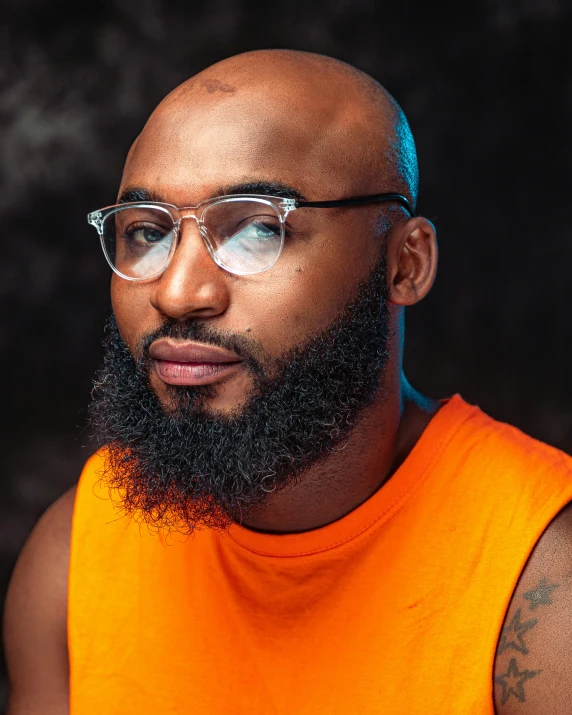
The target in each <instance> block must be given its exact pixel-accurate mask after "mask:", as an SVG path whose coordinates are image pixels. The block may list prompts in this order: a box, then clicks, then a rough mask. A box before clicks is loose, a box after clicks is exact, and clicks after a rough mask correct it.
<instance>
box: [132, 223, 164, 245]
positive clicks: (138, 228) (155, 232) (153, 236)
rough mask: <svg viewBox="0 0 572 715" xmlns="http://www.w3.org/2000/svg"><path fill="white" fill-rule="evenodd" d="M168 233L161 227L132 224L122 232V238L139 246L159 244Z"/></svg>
mask: <svg viewBox="0 0 572 715" xmlns="http://www.w3.org/2000/svg"><path fill="white" fill-rule="evenodd" d="M169 233H170V231H167V230H166V229H165V228H163V227H161V226H157V225H156V224H150V223H146V224H142V223H140V224H132V225H131V226H129V227H128V228H127V229H126V230H125V231H124V232H123V237H124V238H125V239H126V240H127V241H129V242H131V243H138V244H140V245H150V244H154V243H159V242H160V241H162V240H163V239H164V238H165V237H166V236H168V235H169Z"/></svg>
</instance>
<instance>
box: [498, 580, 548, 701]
mask: <svg viewBox="0 0 572 715" xmlns="http://www.w3.org/2000/svg"><path fill="white" fill-rule="evenodd" d="M559 586H560V584H558V583H551V584H549V583H548V580H547V579H546V578H543V579H542V580H541V581H540V583H539V584H538V586H537V587H536V588H534V589H532V590H530V591H526V592H525V593H524V594H523V597H524V599H525V600H526V601H528V604H527V605H528V608H529V610H531V611H535V610H536V609H537V608H538V607H539V606H551V605H552V599H551V597H550V595H551V593H552V592H553V591H554V590H555V589H557V588H559ZM522 611H523V609H522V608H519V609H517V611H516V612H515V614H514V616H513V617H512V619H511V621H510V623H509V624H508V625H507V626H505V627H504V628H503V629H502V631H501V636H500V642H499V647H498V651H497V656H498V655H500V654H501V653H504V652H505V651H507V650H514V651H518V652H519V653H522V654H523V655H528V653H529V649H528V646H527V645H526V643H525V640H524V636H525V634H526V633H527V632H528V631H529V630H530V629H531V628H534V626H536V625H537V624H538V619H537V618H531V619H529V620H524V621H523V620H522ZM541 672H542V671H541V670H526V669H524V668H523V669H522V670H520V669H519V665H518V663H517V662H516V658H511V659H510V661H509V663H508V667H507V670H506V672H505V673H502V674H501V675H497V676H495V678H494V683H495V685H498V686H500V687H501V688H502V694H501V704H502V705H504V704H505V703H506V702H507V701H508V700H509V699H510V698H511V697H514V698H516V699H517V700H518V701H520V702H522V703H523V702H525V701H526V693H525V689H524V685H525V683H526V682H527V681H528V680H530V679H531V678H534V677H536V676H537V675H538V674H539V673H541Z"/></svg>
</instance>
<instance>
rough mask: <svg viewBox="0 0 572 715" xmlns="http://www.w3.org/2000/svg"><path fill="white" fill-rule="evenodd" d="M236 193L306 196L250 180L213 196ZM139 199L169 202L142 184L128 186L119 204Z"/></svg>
mask: <svg viewBox="0 0 572 715" xmlns="http://www.w3.org/2000/svg"><path fill="white" fill-rule="evenodd" d="M236 194H256V195H258V196H279V197H280V198H283V199H298V201H305V200H306V197H305V196H304V194H302V193H301V192H300V191H298V189H295V188H294V187H292V186H288V185H287V184H283V183H281V182H278V181H249V182H244V183H241V184H230V185H228V186H221V187H220V188H219V189H218V190H217V191H216V192H215V194H214V196H213V197H212V198H217V197H219V196H235V195H236ZM137 201H153V202H156V203H169V202H168V201H165V199H164V198H163V197H161V196H160V195H159V194H157V193H156V192H154V191H152V190H150V189H145V188H143V187H140V186H134V187H128V188H127V189H125V191H123V192H122V193H121V196H120V197H119V199H118V202H117V203H119V204H125V203H133V202H137Z"/></svg>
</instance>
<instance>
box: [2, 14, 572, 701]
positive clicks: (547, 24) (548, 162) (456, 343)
mask: <svg viewBox="0 0 572 715" xmlns="http://www.w3.org/2000/svg"><path fill="white" fill-rule="evenodd" d="M70 7H71V8H73V7H74V5H69V4H68V5H67V7H66V8H65V12H64V6H63V5H58V3H56V2H53V1H52V2H48V1H47V0H2V2H1V3H0V22H1V24H0V57H1V61H0V81H1V92H0V126H1V133H0V182H1V185H0V215H1V224H0V225H1V231H0V247H1V248H0V250H1V256H2V257H1V259H0V296H1V300H0V311H1V319H0V368H1V369H0V380H1V390H2V392H1V432H0V434H1V450H0V593H1V594H3V593H4V592H5V588H6V586H7V583H8V579H9V575H10V571H11V568H12V566H13V563H14V560H15V558H16V555H17V553H18V551H19V549H20V547H21V545H22V543H23V541H24V539H25V537H26V536H27V534H28V533H29V531H30V529H31V528H32V526H33V524H34V522H35V520H36V519H37V518H38V516H39V515H40V514H41V512H42V511H43V510H44V509H45V508H46V507H47V506H48V504H50V503H51V502H52V501H53V500H54V499H56V498H57V497H58V496H59V495H60V494H61V493H62V492H63V491H65V489H66V488H67V487H68V486H70V485H71V484H72V483H73V482H74V481H75V480H76V479H77V476H78V473H79V470H80V468H81V465H82V463H83V461H84V460H85V459H86V457H87V456H88V455H89V453H90V446H89V440H88V436H87V433H86V432H85V430H84V431H83V432H82V426H84V425H85V406H86V404H87V401H88V397H89V391H90V386H91V377H92V375H93V372H94V369H95V367H96V366H97V364H98V361H99V359H100V347H99V344H100V335H101V328H102V324H103V320H104V317H105V315H106V312H107V310H108V308H109V299H108V283H109V270H108V268H107V266H106V264H105V263H104V259H103V255H102V254H101V253H100V247H99V244H98V240H97V235H96V233H95V231H94V229H92V228H91V227H89V226H88V225H87V223H86V220H85V216H86V214H87V212H88V211H90V210H93V209H95V208H99V207H100V206H103V205H106V204H110V203H113V202H114V199H115V191H116V188H117V186H118V182H119V178H120V172H121V167H122V163H123V160H124V158H125V155H126V152H127V150H128V148H129V146H130V143H131V142H132V140H133V139H134V137H135V136H136V134H137V133H138V131H139V130H140V128H141V127H142V125H143V123H144V121H145V118H146V117H147V115H148V114H149V113H150V111H151V110H152V109H153V107H154V106H155V105H156V104H157V102H158V101H159V100H160V99H161V98H162V97H163V96H164V95H165V94H166V93H167V92H168V91H169V90H171V89H172V88H173V87H175V86H176V85H177V84H178V83H180V82H181V81H183V80H184V79H186V78H187V77H189V76H190V75H192V74H194V73H195V72H197V71H199V70H201V69H202V68H204V67H205V66H207V65H209V64H211V63H213V62H215V61H217V60H219V59H222V58H224V57H227V56H229V55H232V54H235V53H237V52H241V51H244V50H248V49H256V48H265V47H287V48H299V49H306V50H312V51H315V52H320V53H324V54H330V55H333V56H336V57H339V58H340V59H343V60H346V61H348V62H351V63H352V64H355V65H356V66H357V67H359V68H361V69H363V70H365V71H367V72H369V73H370V74H372V75H373V76H375V77H376V78H377V79H379V80H380V81H381V82H382V83H383V84H384V85H385V86H386V87H387V88H388V89H389V90H390V91H391V92H392V93H393V94H394V95H395V96H396V98H397V99H398V101H399V102H400V103H401V104H402V106H403V108H404V109H405V112H406V114H407V115H408V117H409V120H410V123H411V126H412V129H413V133H414V135H415V137H416V140H417V145H418V152H419V162H420V170H421V193H420V202H419V209H420V211H421V212H422V213H424V214H425V215H427V216H429V217H430V218H433V219H434V220H435V221H436V224H437V228H438V232H439V237H440V250H441V265H440V273H439V276H438V280H437V283H436V285H435V287H434V289H433V291H432V293H431V295H430V296H429V298H428V299H427V300H426V301H425V302H424V303H423V304H422V305H420V306H418V307H415V308H414V309H412V310H410V312H409V316H408V338H407V343H406V368H407V372H408V374H409V377H410V379H411V380H412V382H413V383H414V385H415V386H416V387H418V388H419V389H421V390H423V391H425V392H427V393H429V394H430V395H432V396H434V397H441V396H445V395H449V394H451V393H453V392H457V391H459V392H461V393H462V394H463V396H464V397H465V398H466V399H468V400H470V401H473V402H476V403H478V404H479V405H481V407H483V408H484V409H485V410H486V411H488V412H489V413H490V414H491V415H493V416H494V417H496V418H499V419H502V420H506V421H509V422H512V423H514V424H516V425H518V426H519V427H521V428H522V429H524V430H525V431H527V432H529V433H530V434H532V435H534V436H536V437H538V438H540V439H542V440H545V441H547V442H550V443H551V444H554V445H557V446H559V447H561V448H564V449H566V450H568V451H572V379H571V377H570V374H569V353H570V348H571V343H572V340H571V331H570V327H571V322H572V320H571V316H570V308H571V306H572V287H571V286H570V284H569V275H570V263H571V261H572V240H571V238H572V237H571V232H570V228H569V216H570V172H569V167H570V160H571V158H572V157H571V143H570V125H571V120H572V80H571V73H570V57H571V42H572V40H571V38H572V13H571V10H572V6H571V3H570V2H569V1H567V0H520V1H517V0H479V1H478V2H470V1H468V0H463V2H458V3H449V4H448V5H441V6H436V5H434V4H433V5H432V6H430V3H426V2H422V0H418V1H417V2H414V1H413V0H409V1H403V0H399V1H397V2H391V3H390V2H387V1H385V0H380V1H378V2H375V0H369V1H368V0H330V1H329V2H323V1H320V0H318V1H316V2H307V1H306V2H301V1H300V0H290V2H288V3H284V2H277V3H276V2H274V3H269V4H267V5H262V4H258V3H247V2H239V1H238V0H210V2H203V1H195V2H193V1H192V0H188V1H187V2H170V3H161V2H159V1H158V0H122V1H118V2H98V3H85V4H79V3H78V4H76V5H75V9H71V11H70ZM5 691H6V685H5V678H3V677H2V675H1V674H0V710H2V703H3V701H4V698H5Z"/></svg>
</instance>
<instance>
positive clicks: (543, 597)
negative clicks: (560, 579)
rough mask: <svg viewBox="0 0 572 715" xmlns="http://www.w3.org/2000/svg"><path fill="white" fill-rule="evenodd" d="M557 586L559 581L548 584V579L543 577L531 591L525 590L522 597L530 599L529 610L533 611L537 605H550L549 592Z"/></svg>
mask: <svg viewBox="0 0 572 715" xmlns="http://www.w3.org/2000/svg"><path fill="white" fill-rule="evenodd" d="M558 586H560V584H559V583H553V584H551V585H550V586H549V585H548V581H547V580H546V579H545V578H543V579H542V581H541V582H540V583H539V584H538V586H537V587H536V588H534V589H533V590H532V591H527V592H526V593H525V594H524V597H525V598H526V600H527V601H530V604H529V608H530V610H531V611H535V610H536V609H537V608H538V606H551V605H552V599H551V598H550V594H551V593H552V591H554V589H556V588H558Z"/></svg>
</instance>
